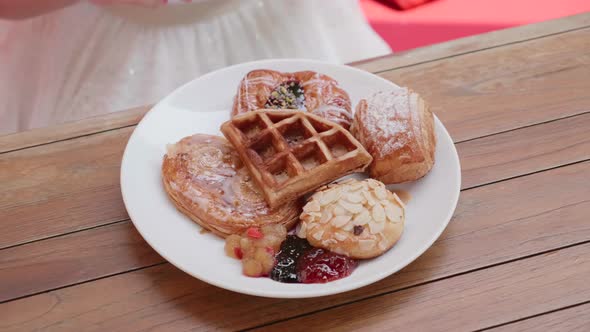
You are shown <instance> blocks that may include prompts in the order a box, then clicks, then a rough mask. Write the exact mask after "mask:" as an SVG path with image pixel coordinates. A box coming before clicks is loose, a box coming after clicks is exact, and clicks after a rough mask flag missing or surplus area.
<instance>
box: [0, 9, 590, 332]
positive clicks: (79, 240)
mask: <svg viewBox="0 0 590 332" xmlns="http://www.w3.org/2000/svg"><path fill="white" fill-rule="evenodd" d="M356 66H358V67H360V68H363V69H366V70H369V71H372V72H374V73H377V74H379V75H381V76H382V77H384V78H386V79H389V80H392V81H395V82H396V83H398V84H401V85H406V86H409V87H411V88H413V89H415V90H417V91H418V92H420V93H421V94H422V95H423V96H424V97H425V98H426V99H427V100H429V101H430V102H431V104H432V105H433V110H434V111H435V112H436V114H437V115H438V116H439V117H440V119H441V120H442V121H443V122H444V124H445V125H446V126H447V128H448V129H449V131H450V133H451V135H452V137H453V138H454V140H455V142H456V146H457V149H458V150H459V155H460V157H461V164H462V167H463V170H462V172H463V185H462V189H463V192H462V193H461V197H460V200H459V205H458V207H457V210H456V212H455V216H454V218H453V220H452V222H451V223H450V224H449V227H448V228H447V230H446V231H445V232H444V234H443V235H442V236H441V238H440V239H439V240H438V241H437V242H436V243H435V244H434V246H433V247H432V248H431V249H430V250H428V251H427V252H426V253H425V254H424V255H422V256H421V257H420V258H419V259H418V260H416V261H415V262H414V263H413V264H411V265H410V266H408V267H407V268H405V269H403V270H402V271H401V272H399V273H397V274H395V275H393V276H390V277H388V278H386V279H384V280H382V281H380V282H377V283H375V284H373V285H370V286H367V287H364V288H361V289H358V290H355V291H351V292H348V293H345V294H340V295H335V296H329V297H324V298H317V299H307V300H282V299H267V298H258V297H252V296H246V295H241V294H236V293H232V292H230V291H226V290H223V289H219V288H216V287H213V286H210V285H208V284H205V283H203V282H201V281H199V280H197V279H194V278H192V277H190V276H188V275H187V274H185V273H183V272H181V271H179V270H178V269H176V268H175V267H174V266H172V265H171V264H169V263H167V262H166V261H164V259H162V258H161V257H159V256H158V255H157V254H156V253H155V252H154V251H153V250H152V249H151V248H150V247H149V246H148V245H147V244H146V243H145V242H144V241H143V239H142V238H141V237H140V236H139V235H138V233H137V232H136V230H135V229H134V228H133V225H132V224H131V222H130V221H129V219H128V216H127V213H126V212H125V208H124V206H123V202H122V201H121V194H120V190H119V165H120V161H121V154H122V152H123V149H124V147H125V143H126V142H127V139H128V137H129V135H130V134H131V132H132V131H133V129H134V125H135V124H136V123H137V122H138V121H139V119H140V118H141V117H142V115H143V114H144V113H145V112H146V111H147V108H139V109H135V110H131V111H127V112H118V113H113V114H110V115H106V116H103V117H98V118H93V119H87V120H84V121H80V122H77V123H70V124H65V125H61V126H57V127H52V128H46V129H40V130H33V131H29V132H23V133H18V134H14V135H9V136H4V137H0V183H1V184H2V186H1V188H0V221H1V222H0V249H1V250H0V301H1V302H2V303H1V304H0V329H1V330H7V331H8V330H19V331H20V330H34V329H41V330H59V331H62V330H73V331H89V330H99V331H112V330H124V331H134V330H144V329H152V328H153V329H156V330H174V331H179V330H185V329H195V330H211V329H224V330H226V329H227V330H238V329H258V328H259V329H263V330H277V331H282V330H286V329H293V330H304V329H305V330H307V329H312V330H322V331H323V330H329V329H334V330H340V329H353V328H356V329H362V328H371V329H375V330H389V331H391V330H404V331H405V330H420V331H425V330H442V331H462V330H479V329H491V330H492V331H514V330H529V329H530V330H539V329H541V330H543V331H548V330H555V331H564V330H572V329H574V328H579V330H580V331H590V161H589V160H590V14H582V15H578V16H573V17H569V18H565V19H560V20H556V21H549V22H544V23H540V24H536V25H531V26H525V27H519V28H515V29H510V30H504V31H498V32H493V33H489V34H485V35H481V36H475V37H469V38H466V39H460V40H456V41H452V42H449V43H445V44H440V45H434V46H431V47H427V48H423V49H417V50H414V51H411V52H408V53H401V54H397V55H394V56H388V57H384V58H379V59H374V60H368V61H366V62H362V63H357V64H356Z"/></svg>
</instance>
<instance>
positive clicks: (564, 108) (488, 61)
mask: <svg viewBox="0 0 590 332" xmlns="http://www.w3.org/2000/svg"><path fill="white" fill-rule="evenodd" d="M588 40H590V28H586V29H583V30H577V31H573V32H568V33H565V34H560V35H555V36H551V37H547V38H543V39H537V40H533V41H530V42H527V43H523V44H514V45H508V46H504V47H500V48H496V49H492V50H489V51H482V52H475V53H470V54H466V55H462V56H458V57H454V58H449V59H444V60H441V61H435V62H432V63H427V64H423V65H418V66H412V67H409V68H403V69H399V70H393V71H389V72H385V73H383V74H381V76H382V77H384V78H386V79H388V80H391V81H393V82H395V83H397V84H399V85H403V86H408V87H410V88H412V89H414V90H416V91H417V92H419V93H420V94H421V95H422V97H424V99H425V100H427V101H428V102H429V103H430V105H431V109H432V111H433V112H435V113H436V115H437V116H438V117H439V118H440V119H441V121H442V122H443V123H444V124H445V127H446V128H447V129H448V130H449V132H450V134H451V136H452V137H453V139H454V140H455V141H456V142H457V141H463V140H467V139H473V138H476V137H481V136H483V135H488V134H494V133H498V132H502V131H506V130H512V129H515V128H519V127H522V126H528V125H532V124H536V123H540V122H543V121H548V120H553V119H558V118H562V117H566V116H571V115H575V114H580V113H584V112H588V111H590V94H588V93H587V90H588V86H589V85H590V78H589V77H590V43H588V42H587V41H588Z"/></svg>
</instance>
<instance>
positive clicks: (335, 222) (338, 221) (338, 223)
mask: <svg viewBox="0 0 590 332" xmlns="http://www.w3.org/2000/svg"><path fill="white" fill-rule="evenodd" d="M350 218H351V217H350V216H349V215H348V216H337V217H335V218H333V219H332V221H331V224H332V226H334V227H338V228H340V227H342V226H344V225H346V223H348V222H349V221H350Z"/></svg>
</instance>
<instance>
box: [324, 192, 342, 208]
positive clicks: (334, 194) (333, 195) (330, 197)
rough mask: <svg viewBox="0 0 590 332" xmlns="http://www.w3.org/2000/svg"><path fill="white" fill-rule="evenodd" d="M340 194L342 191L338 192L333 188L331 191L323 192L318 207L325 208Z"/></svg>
mask: <svg viewBox="0 0 590 332" xmlns="http://www.w3.org/2000/svg"><path fill="white" fill-rule="evenodd" d="M341 192H342V190H339V189H338V188H333V189H330V190H327V191H325V192H324V195H323V196H322V197H321V199H320V205H321V206H326V205H328V204H330V203H332V202H334V201H335V200H337V199H339V198H340V193H341Z"/></svg>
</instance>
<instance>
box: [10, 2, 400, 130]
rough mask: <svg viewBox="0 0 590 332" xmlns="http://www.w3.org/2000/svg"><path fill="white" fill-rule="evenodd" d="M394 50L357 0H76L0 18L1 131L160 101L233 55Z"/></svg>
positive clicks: (352, 56) (354, 55)
mask: <svg viewBox="0 0 590 332" xmlns="http://www.w3.org/2000/svg"><path fill="white" fill-rule="evenodd" d="M389 52H390V49H389V47H388V46H387V44H385V42H384V41H383V40H382V39H381V38H380V37H379V36H378V35H377V34H376V33H375V32H374V31H373V30H372V29H371V28H370V26H369V25H368V24H367V22H366V21H365V18H364V17H363V15H362V12H361V10H360V8H359V7H358V4H357V2H356V1H355V0H321V1H320V0H252V1H250V0H242V1H239V0H235V1H234V0H221V1H208V2H204V3H197V4H187V5H168V6H164V7H162V8H158V9H148V8H141V7H98V6H95V5H92V4H90V3H86V2H81V3H78V4H77V5H74V6H71V7H68V8H65V9H63V10H60V11H57V12H53V13H50V14H47V15H44V16H41V17H37V18H33V19H29V20H25V21H1V22H0V77H1V79H0V134H5V133H10V132H15V131H21V130H26V129H30V128H37V127H43V126H48V125H53V124H57V123H62V122H67V121H72V120H77V119H81V118H86V117H90V116H95V115H99V114H104V113H108V112H114V111H118V110H123V109H127V108H130V107H135V106H140V105H145V104H150V103H154V102H156V101H158V100H159V99H160V98H162V97H164V96H165V95H166V94H168V93H169V92H171V91H172V90H174V89H175V88H176V87H178V86H179V85H181V84H183V83H185V82H187V81H189V80H191V79H193V78H195V77H197V76H199V75H202V74H204V73H206V72H209V71H212V70H215V69H218V68H222V67H225V66H228V65H231V64H236V63H241V62H246V61H251V60H257V59H265V58H310V59H320V60H325V61H330V62H334V63H346V62H350V61H355V60H361V59H365V58H369V57H375V56H380V55H384V54H387V53H389Z"/></svg>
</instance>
